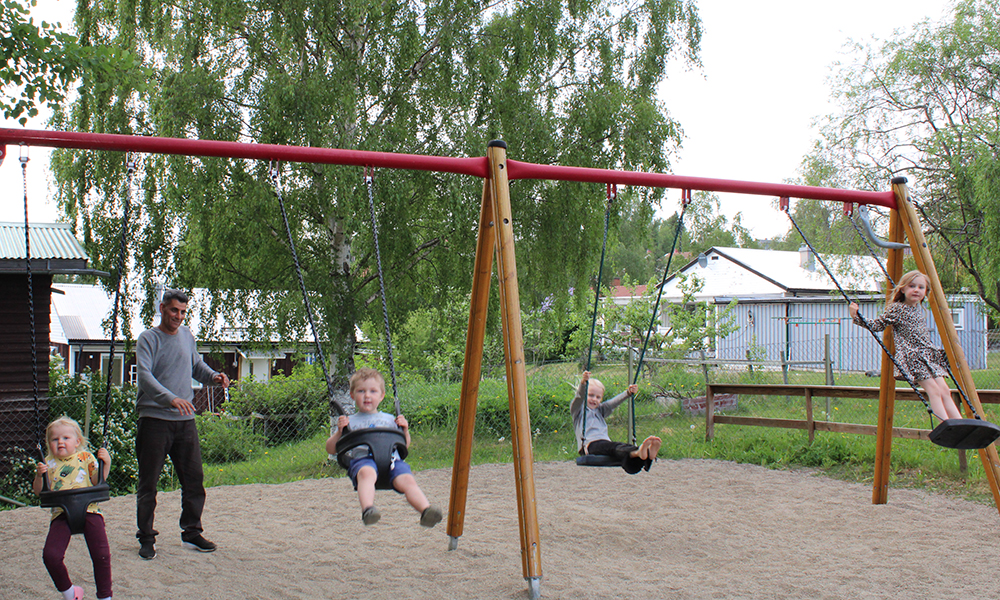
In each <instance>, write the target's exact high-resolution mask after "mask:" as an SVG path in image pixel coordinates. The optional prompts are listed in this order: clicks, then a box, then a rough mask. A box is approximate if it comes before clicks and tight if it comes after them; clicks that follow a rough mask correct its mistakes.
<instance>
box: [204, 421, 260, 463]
mask: <svg viewBox="0 0 1000 600" xmlns="http://www.w3.org/2000/svg"><path fill="white" fill-rule="evenodd" d="M196 420H197V422H198V438H199V440H200V441H201V457H202V460H203V461H205V462H207V463H225V462H237V461H241V460H246V459H248V458H250V457H251V456H253V453H254V452H257V453H258V454H259V453H260V451H262V450H263V449H264V447H265V446H266V444H267V438H266V437H265V436H263V435H260V434H257V433H254V431H253V425H252V423H251V422H250V421H249V420H238V419H235V418H233V417H231V416H229V415H225V414H223V415H213V414H211V413H206V414H203V415H198V416H197V417H196Z"/></svg>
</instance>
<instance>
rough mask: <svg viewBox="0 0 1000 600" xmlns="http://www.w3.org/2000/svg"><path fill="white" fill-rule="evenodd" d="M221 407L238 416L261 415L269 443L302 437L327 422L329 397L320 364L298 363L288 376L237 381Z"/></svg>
mask: <svg viewBox="0 0 1000 600" xmlns="http://www.w3.org/2000/svg"><path fill="white" fill-rule="evenodd" d="M223 410H224V411H226V412H228V413H230V414H232V415H235V416H238V417H252V416H254V415H259V416H261V417H263V419H262V422H263V423H264V432H263V434H264V435H265V436H266V438H267V440H268V443H270V444H279V443H282V442H286V441H289V440H296V439H303V438H306V437H309V436H310V435H312V434H314V433H316V432H317V431H319V430H320V429H322V428H323V427H326V426H328V424H329V414H330V407H329V400H328V397H327V388H326V384H325V383H324V382H323V377H322V374H321V372H320V369H319V367H317V366H315V365H309V364H305V363H301V364H298V365H296V367H295V369H294V370H293V371H292V374H291V375H290V376H284V375H277V376H275V377H272V378H271V379H270V381H267V382H259V381H239V382H237V383H236V385H234V386H233V387H232V388H231V390H230V392H229V402H226V403H225V405H224V406H223Z"/></svg>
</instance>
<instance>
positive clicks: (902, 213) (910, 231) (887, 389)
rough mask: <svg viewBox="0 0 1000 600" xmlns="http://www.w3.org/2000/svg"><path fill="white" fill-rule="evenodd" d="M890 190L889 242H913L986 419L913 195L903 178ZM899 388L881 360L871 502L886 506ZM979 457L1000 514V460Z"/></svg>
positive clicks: (897, 257) (947, 345) (946, 338)
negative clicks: (892, 203)
mask: <svg viewBox="0 0 1000 600" xmlns="http://www.w3.org/2000/svg"><path fill="white" fill-rule="evenodd" d="M892 189H893V192H894V193H895V195H896V208H894V209H892V210H891V211H890V216H889V241H891V242H904V241H905V240H904V235H905V238H906V239H909V243H910V249H911V250H912V251H913V259H914V261H915V262H916V263H917V269H919V270H920V272H921V273H923V274H924V275H926V276H927V280H928V283H929V286H928V288H929V289H928V294H927V297H928V302H929V304H930V308H931V313H932V314H933V315H934V322H935V323H936V324H937V329H938V334H939V335H940V337H941V343H942V346H943V347H944V350H945V353H946V354H947V355H948V362H949V363H951V366H952V372H953V373H954V375H955V378H956V380H957V382H958V385H960V386H961V387H962V389H963V390H965V394H966V395H967V396H968V397H969V402H971V403H972V405H973V406H974V407H975V409H976V412H977V413H979V415H980V416H981V417H982V418H983V419H986V415H985V413H984V412H983V406H982V404H980V402H979V393H978V391H977V390H976V384H975V382H974V381H973V380H972V373H971V372H970V371H969V364H968V362H966V360H965V353H964V352H963V351H962V347H961V345H959V342H958V333H957V332H956V331H955V323H954V322H953V321H952V318H951V311H949V310H948V301H947V299H946V298H945V295H944V290H943V289H942V287H941V280H940V278H939V277H938V273H937V268H936V267H935V266H934V259H933V258H931V254H930V250H929V249H928V248H927V240H926V239H925V238H924V232H923V230H922V229H921V228H920V219H919V218H918V217H917V211H916V209H915V208H914V207H913V204H912V203H911V202H910V194H909V191H908V189H907V187H906V179H905V178H896V179H894V180H893V182H892ZM886 263H887V264H886V266H887V270H888V272H889V275H890V276H891V277H892V279H893V280H894V281H899V278H900V277H901V276H902V273H903V251H902V250H899V249H890V250H889V254H888V259H887V261H886ZM892 287H893V286H892V283H891V282H890V281H886V301H888V300H889V299H890V298H891V294H892ZM883 340H884V342H885V345H886V348H888V349H889V351H890V352H893V351H895V347H894V344H893V339H892V330H891V328H887V329H886V331H885V333H884V334H883ZM895 393H896V384H895V380H894V378H893V365H892V361H890V360H889V357H888V356H886V355H885V354H883V356H882V381H881V385H880V388H879V416H878V432H877V434H876V436H877V438H876V448H875V451H876V454H875V481H874V487H873V489H872V504H885V503H886V502H887V501H888V496H889V465H890V458H891V455H892V418H893V408H894V404H895ZM962 406H963V408H964V412H965V415H966V416H967V417H968V418H973V413H972V410H971V409H970V408H969V407H968V406H966V405H965V404H964V403H963V404H962ZM979 458H980V460H981V461H982V463H983V469H984V470H985V471H986V478H987V479H988V480H989V483H990V490H991V491H992V492H993V503H994V505H995V506H996V507H997V510H998V511H1000V487H998V482H1000V458H998V457H997V449H996V446H995V445H993V444H991V445H990V446H987V447H986V448H982V449H980V450H979Z"/></svg>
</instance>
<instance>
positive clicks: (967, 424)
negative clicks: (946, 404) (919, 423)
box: [930, 419, 1000, 450]
mask: <svg viewBox="0 0 1000 600" xmlns="http://www.w3.org/2000/svg"><path fill="white" fill-rule="evenodd" d="M997 438H1000V427H997V426H996V425H994V424H993V423H990V422H989V421H983V420H982V419H947V420H945V421H941V423H940V424H939V425H938V426H937V427H935V428H934V430H933V431H931V434H930V440H931V441H932V442H934V443H935V444H937V445H938V446H943V447H945V448H954V449H956V450H978V449H980V448H985V447H987V446H989V445H990V444H992V443H993V442H994V441H996V439H997Z"/></svg>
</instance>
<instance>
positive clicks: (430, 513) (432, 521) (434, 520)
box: [420, 506, 441, 527]
mask: <svg viewBox="0 0 1000 600" xmlns="http://www.w3.org/2000/svg"><path fill="white" fill-rule="evenodd" d="M440 522H441V509H440V508H438V507H436V506H428V507H427V508H425V509H424V512H422V513H420V524H421V525H422V526H424V527H434V526H435V525H437V524H438V523H440Z"/></svg>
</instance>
